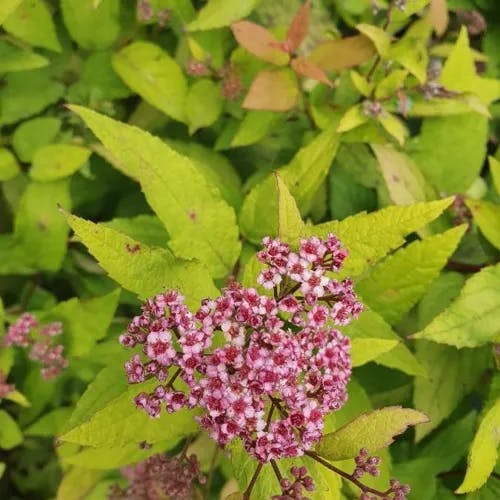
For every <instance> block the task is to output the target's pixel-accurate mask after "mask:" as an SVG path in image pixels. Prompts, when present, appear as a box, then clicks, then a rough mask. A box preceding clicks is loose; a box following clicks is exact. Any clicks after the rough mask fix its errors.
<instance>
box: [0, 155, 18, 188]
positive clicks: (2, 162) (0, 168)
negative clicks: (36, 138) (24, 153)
mask: <svg viewBox="0 0 500 500" xmlns="http://www.w3.org/2000/svg"><path fill="white" fill-rule="evenodd" d="M20 171H21V169H20V168H19V164H18V163H17V160H16V157H15V156H14V155H13V154H12V153H11V152H10V151H9V150H8V149H6V148H0V182H4V181H8V180H9V179H12V178H13V177H16V175H17V174H19V172H20Z"/></svg>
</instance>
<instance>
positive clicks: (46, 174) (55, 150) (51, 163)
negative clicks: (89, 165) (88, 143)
mask: <svg viewBox="0 0 500 500" xmlns="http://www.w3.org/2000/svg"><path fill="white" fill-rule="evenodd" d="M90 154H91V151H90V150H89V149H87V148H84V147H82V146H75V145H73V144H49V145H48V146H43V147H41V148H40V149H38V150H37V151H36V152H35V154H34V155H33V165H32V167H31V170H30V177H31V178H32V179H34V180H36V181H42V182H47V181H55V180H58V179H63V178H64V177H69V176H70V175H73V174H74V173H75V172H76V171H77V170H79V169H80V168H81V167H82V166H83V165H84V164H85V163H86V162H87V160H88V159H89V157H90Z"/></svg>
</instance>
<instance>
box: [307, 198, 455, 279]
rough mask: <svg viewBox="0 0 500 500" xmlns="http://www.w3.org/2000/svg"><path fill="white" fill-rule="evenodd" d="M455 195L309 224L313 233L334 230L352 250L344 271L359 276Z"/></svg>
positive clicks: (432, 217)
mask: <svg viewBox="0 0 500 500" xmlns="http://www.w3.org/2000/svg"><path fill="white" fill-rule="evenodd" d="M451 202H452V198H447V199H444V200H438V201H431V202H428V203H416V204H415V205H408V206H405V207H403V206H390V207H387V208H384V209H382V210H379V211H377V212H372V213H370V214H364V213H360V214H356V215H354V216H352V217H348V218H347V219H344V220H343V221H340V222H339V221H331V222H325V223H323V224H319V225H317V226H312V227H307V228H306V229H307V231H308V233H309V234H311V235H316V236H319V237H325V236H326V235H327V234H328V233H334V234H336V235H337V237H338V238H340V240H341V241H342V243H343V244H344V246H345V247H346V248H347V249H348V250H349V256H348V257H347V259H346V260H345V264H344V268H343V272H344V273H345V275H349V276H356V275H358V274H361V272H363V271H364V270H365V269H366V268H367V267H368V266H370V265H372V264H373V263H374V262H376V261H377V260H379V259H381V258H382V257H384V256H385V255H386V254H387V253H388V252H390V251H391V250H394V249H395V248H398V247H399V246H401V245H402V244H403V243H404V241H405V240H404V237H405V236H406V235H408V234H410V233H412V232H414V231H417V230H419V229H421V228H422V227H424V226H425V225H426V224H428V223H429V222H431V221H432V220H434V219H435V218H436V217H438V216H439V215H440V214H441V213H442V212H443V210H445V209H446V208H447V207H448V206H449V205H450V203H451Z"/></svg>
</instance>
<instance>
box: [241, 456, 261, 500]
mask: <svg viewBox="0 0 500 500" xmlns="http://www.w3.org/2000/svg"><path fill="white" fill-rule="evenodd" d="M263 465H264V464H263V463H261V462H259V465H257V468H256V469H255V472H254V473H253V476H252V479H250V483H248V487H247V489H246V490H245V493H243V500H250V495H251V493H252V490H253V487H254V486H255V483H256V481H257V478H258V477H259V474H260V471H261V470H262V466H263Z"/></svg>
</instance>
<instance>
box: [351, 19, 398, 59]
mask: <svg viewBox="0 0 500 500" xmlns="http://www.w3.org/2000/svg"><path fill="white" fill-rule="evenodd" d="M356 29H357V30H358V31H360V32H361V33H363V35H365V36H366V37H368V38H369V39H370V40H371V41H372V42H373V45H375V48H376V49H377V52H378V53H379V55H381V56H382V57H384V56H385V55H386V54H387V51H388V50H389V47H390V45H391V38H390V36H389V35H388V34H387V33H386V32H385V31H384V30H383V29H380V28H378V27H377V26H373V25H372V24H358V25H356Z"/></svg>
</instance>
